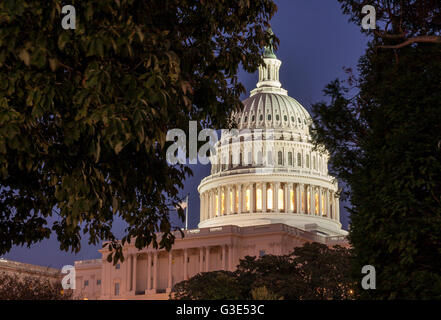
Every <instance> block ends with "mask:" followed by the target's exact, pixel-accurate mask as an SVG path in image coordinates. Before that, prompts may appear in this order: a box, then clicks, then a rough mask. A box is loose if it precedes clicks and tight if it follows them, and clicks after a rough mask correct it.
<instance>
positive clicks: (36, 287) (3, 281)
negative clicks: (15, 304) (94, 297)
mask: <svg viewBox="0 0 441 320" xmlns="http://www.w3.org/2000/svg"><path fill="white" fill-rule="evenodd" d="M72 296H73V292H72V290H63V288H62V286H61V282H60V281H50V280H48V279H43V278H38V277H30V276H26V277H18V276H17V275H11V274H6V273H2V274H0V300H71V299H72Z"/></svg>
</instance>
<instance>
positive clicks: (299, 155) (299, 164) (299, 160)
mask: <svg viewBox="0 0 441 320" xmlns="http://www.w3.org/2000/svg"><path fill="white" fill-rule="evenodd" d="M297 165H298V166H299V167H301V166H302V155H301V154H300V153H297Z"/></svg>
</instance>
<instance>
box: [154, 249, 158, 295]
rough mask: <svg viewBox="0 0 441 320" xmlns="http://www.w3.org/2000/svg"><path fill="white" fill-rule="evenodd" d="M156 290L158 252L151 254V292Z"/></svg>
mask: <svg viewBox="0 0 441 320" xmlns="http://www.w3.org/2000/svg"><path fill="white" fill-rule="evenodd" d="M157 289H158V252H155V253H154V254H153V291H154V292H155V293H156V290H157Z"/></svg>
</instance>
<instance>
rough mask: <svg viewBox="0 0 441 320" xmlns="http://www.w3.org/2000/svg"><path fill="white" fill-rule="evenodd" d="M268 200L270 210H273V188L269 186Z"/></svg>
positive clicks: (267, 191)
mask: <svg viewBox="0 0 441 320" xmlns="http://www.w3.org/2000/svg"><path fill="white" fill-rule="evenodd" d="M266 202H267V208H268V210H272V209H273V190H272V189H271V188H268V189H267V190H266Z"/></svg>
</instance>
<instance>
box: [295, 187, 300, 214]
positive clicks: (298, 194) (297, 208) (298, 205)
mask: <svg viewBox="0 0 441 320" xmlns="http://www.w3.org/2000/svg"><path fill="white" fill-rule="evenodd" d="M300 206H301V203H300V185H299V184H298V183H297V184H296V213H297V214H299V213H300V208H301V207H300Z"/></svg>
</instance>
